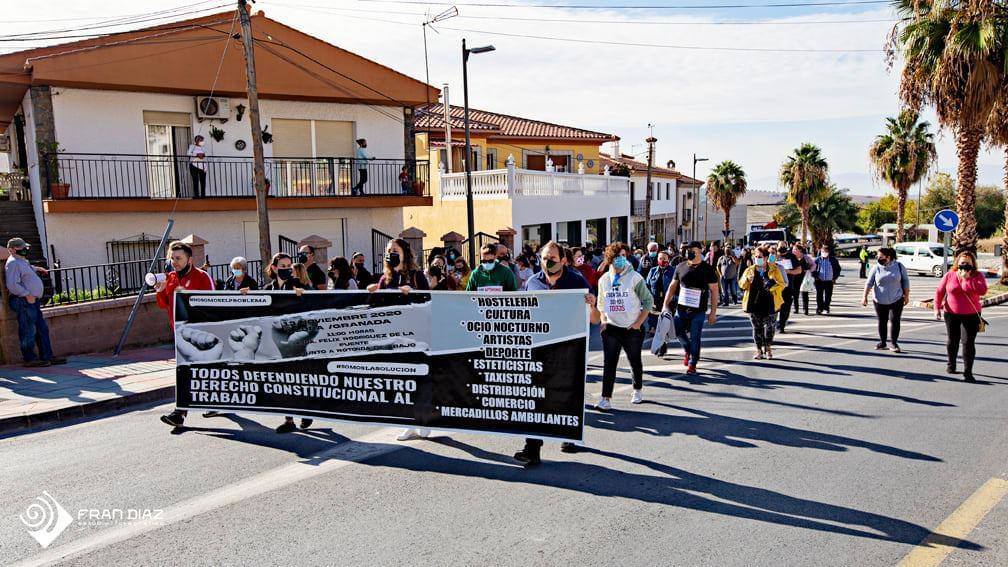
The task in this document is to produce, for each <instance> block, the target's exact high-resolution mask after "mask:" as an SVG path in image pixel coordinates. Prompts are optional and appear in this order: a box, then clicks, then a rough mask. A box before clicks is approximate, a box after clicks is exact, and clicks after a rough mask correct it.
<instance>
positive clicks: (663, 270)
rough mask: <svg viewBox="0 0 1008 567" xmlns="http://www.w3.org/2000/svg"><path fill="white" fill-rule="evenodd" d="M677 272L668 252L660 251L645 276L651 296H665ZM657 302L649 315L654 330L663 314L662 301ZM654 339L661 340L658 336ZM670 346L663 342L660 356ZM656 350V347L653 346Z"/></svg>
mask: <svg viewBox="0 0 1008 567" xmlns="http://www.w3.org/2000/svg"><path fill="white" fill-rule="evenodd" d="M674 273H675V267H674V266H672V264H671V262H670V261H669V256H668V253H667V252H665V251H662V252H659V253H658V259H657V261H656V263H655V266H654V267H653V268H651V271H649V272H648V274H647V277H646V278H644V283H645V285H647V288H648V291H650V292H651V297H659V298H660V297H664V296H665V290H666V289H668V286H669V284H671V283H672V275H673V274H674ZM654 303H655V304H654V305H652V306H651V313H650V315H649V316H648V329H650V330H651V331H654V330H655V328H656V327H657V325H658V317H659V316H661V303H660V302H657V301H656V302H654ZM653 340H656V341H657V340H659V338H658V337H657V336H655V338H654V339H653ZM667 350H668V347H667V346H666V345H665V344H662V345H661V346H660V347H658V356H665V352H666V351H667ZM652 351H654V348H652Z"/></svg>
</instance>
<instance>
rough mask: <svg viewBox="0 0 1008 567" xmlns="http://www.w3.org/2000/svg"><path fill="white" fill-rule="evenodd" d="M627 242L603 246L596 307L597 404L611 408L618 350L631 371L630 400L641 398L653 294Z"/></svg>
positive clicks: (606, 409)
mask: <svg viewBox="0 0 1008 567" xmlns="http://www.w3.org/2000/svg"><path fill="white" fill-rule="evenodd" d="M627 255H628V251H627V248H626V246H624V245H623V244H621V243H619V242H614V243H612V244H610V245H609V246H606V249H605V264H606V265H608V266H609V268H608V270H607V271H606V273H605V274H603V275H602V277H600V278H599V282H598V286H599V295H598V305H597V309H598V310H599V312H600V313H601V317H600V321H601V325H602V327H601V334H602V352H603V360H604V362H603V371H602V395H601V397H600V398H599V402H598V404H596V406H595V407H596V408H597V409H599V410H601V411H608V410H610V409H612V393H613V387H614V386H615V384H616V367H617V365H618V364H619V355H620V351H621V350H622V351H623V352H625V353H626V356H627V359H628V360H629V361H630V370H631V372H632V374H633V395H632V397H631V398H630V403H633V404H639V403H641V402H642V401H643V400H644V396H643V393H642V389H643V387H644V365H643V363H642V361H641V348H642V347H643V345H644V330H643V328H642V325H643V324H644V321H646V320H647V318H648V314H650V312H651V307H653V306H654V297H653V296H652V295H651V292H650V291H648V288H647V284H646V283H645V282H644V278H643V276H641V275H640V273H638V272H637V271H636V270H634V269H633V265H632V264H631V263H630V259H629V258H627Z"/></svg>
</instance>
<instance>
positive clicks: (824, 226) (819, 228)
mask: <svg viewBox="0 0 1008 567" xmlns="http://www.w3.org/2000/svg"><path fill="white" fill-rule="evenodd" d="M855 218H857V205H855V204H854V201H853V200H852V199H851V198H850V195H848V194H847V192H846V191H841V190H840V189H837V188H836V185H829V186H827V187H826V189H825V191H824V194H823V196H822V198H820V199H819V200H818V201H816V202H815V203H813V204H812V206H811V207H809V221H810V223H811V229H812V242H813V243H814V245H815V246H822V245H823V244H833V235H834V234H836V233H837V232H845V231H849V230H851V229H852V227H854V226H856V224H855V222H854V219H855Z"/></svg>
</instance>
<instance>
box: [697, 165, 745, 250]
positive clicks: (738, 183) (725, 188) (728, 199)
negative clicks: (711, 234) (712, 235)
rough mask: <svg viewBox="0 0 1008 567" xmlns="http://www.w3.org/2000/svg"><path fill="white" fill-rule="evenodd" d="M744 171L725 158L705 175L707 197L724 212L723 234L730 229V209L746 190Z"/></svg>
mask: <svg viewBox="0 0 1008 567" xmlns="http://www.w3.org/2000/svg"><path fill="white" fill-rule="evenodd" d="M746 187H747V184H746V175H745V171H742V168H741V167H739V165H738V164H737V163H735V162H733V161H728V160H725V161H723V162H721V163H719V164H717V166H716V167H714V170H713V171H711V173H710V175H709V176H707V199H708V200H709V201H710V204H711V205H712V206H713V207H714V208H715V209H718V210H720V211H721V212H723V213H724V230H725V234H727V233H728V231H729V230H731V210H732V207H734V206H735V203H737V202H738V200H739V198H740V197H742V195H745V192H746Z"/></svg>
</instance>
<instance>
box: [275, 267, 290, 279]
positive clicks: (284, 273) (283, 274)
mask: <svg viewBox="0 0 1008 567" xmlns="http://www.w3.org/2000/svg"><path fill="white" fill-rule="evenodd" d="M293 275H294V269H293V268H277V277H278V278H280V279H281V280H289V279H291V276H293Z"/></svg>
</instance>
